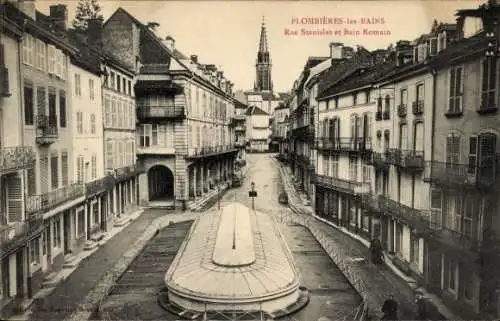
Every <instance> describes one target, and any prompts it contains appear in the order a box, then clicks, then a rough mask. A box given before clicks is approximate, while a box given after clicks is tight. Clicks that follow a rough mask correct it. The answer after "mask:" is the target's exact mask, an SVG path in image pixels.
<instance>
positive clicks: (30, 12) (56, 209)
mask: <svg viewBox="0 0 500 321" xmlns="http://www.w3.org/2000/svg"><path fill="white" fill-rule="evenodd" d="M16 6H17V7H16ZM5 8H6V10H5V12H6V15H7V17H8V19H9V20H11V21H12V22H13V23H14V24H17V25H19V26H23V25H24V26H25V27H24V34H23V41H22V52H21V68H20V71H21V75H22V79H21V83H22V84H21V86H22V95H21V96H22V108H21V109H20V110H22V117H23V118H22V124H23V126H22V135H20V136H21V137H22V139H23V145H24V146H26V147H28V146H30V147H31V148H32V149H33V150H34V152H35V154H36V156H35V161H34V166H33V167H32V168H29V169H27V171H26V179H25V192H26V197H25V201H26V203H25V207H24V208H25V213H26V215H31V216H41V217H43V221H44V225H45V227H46V228H45V230H44V232H43V234H42V235H41V236H40V237H37V238H34V239H32V240H31V241H30V244H29V257H28V258H27V259H26V260H25V262H28V264H29V266H28V269H27V270H26V273H27V275H28V276H29V282H28V287H27V288H28V289H29V291H28V294H33V293H35V292H37V290H38V289H40V287H41V285H42V282H43V279H44V278H45V276H50V275H51V274H52V272H55V271H58V270H59V269H61V268H62V265H63V263H64V256H65V254H66V253H69V252H70V251H71V249H72V248H73V247H74V246H75V239H73V238H72V237H71V236H69V235H68V234H67V233H66V232H67V231H71V230H72V229H74V228H75V224H77V222H76V219H75V212H76V208H77V206H78V204H81V203H83V202H84V201H85V190H84V186H82V185H81V184H76V183H74V181H73V180H72V179H73V162H72V160H73V139H72V135H73V130H72V129H73V127H74V126H73V120H72V117H71V116H72V112H71V111H72V109H71V88H70V81H69V72H68V69H69V66H70V58H71V57H73V56H75V55H76V54H77V51H78V49H77V48H76V47H75V46H74V45H73V44H71V42H70V41H69V39H68V37H67V24H68V21H67V10H66V8H65V6H52V7H51V8H50V16H46V15H44V14H42V13H40V12H38V11H37V10H36V8H35V2H34V1H26V2H24V1H21V2H18V3H16V5H11V4H6V5H5Z"/></svg>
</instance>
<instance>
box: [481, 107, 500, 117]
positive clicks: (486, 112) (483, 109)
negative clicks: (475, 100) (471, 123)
mask: <svg viewBox="0 0 500 321" xmlns="http://www.w3.org/2000/svg"><path fill="white" fill-rule="evenodd" d="M497 111H498V107H497V106H490V107H481V108H478V109H476V112H477V113H478V114H479V115H489V114H496V112H497Z"/></svg>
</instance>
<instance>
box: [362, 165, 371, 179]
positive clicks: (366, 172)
mask: <svg viewBox="0 0 500 321" xmlns="http://www.w3.org/2000/svg"><path fill="white" fill-rule="evenodd" d="M370 169H371V165H368V164H363V182H365V183H369V182H370V181H371V172H370Z"/></svg>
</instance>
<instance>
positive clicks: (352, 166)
mask: <svg viewBox="0 0 500 321" xmlns="http://www.w3.org/2000/svg"><path fill="white" fill-rule="evenodd" d="M349 180H351V181H354V182H357V181H358V158H357V157H349Z"/></svg>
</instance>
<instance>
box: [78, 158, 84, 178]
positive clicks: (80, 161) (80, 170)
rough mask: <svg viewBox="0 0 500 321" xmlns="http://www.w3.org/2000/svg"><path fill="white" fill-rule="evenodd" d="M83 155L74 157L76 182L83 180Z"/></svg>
mask: <svg viewBox="0 0 500 321" xmlns="http://www.w3.org/2000/svg"><path fill="white" fill-rule="evenodd" d="M83 171H84V169H83V156H82V155H79V156H78V157H77V158H76V181H77V182H80V183H81V182H83V180H84V173H83Z"/></svg>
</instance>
